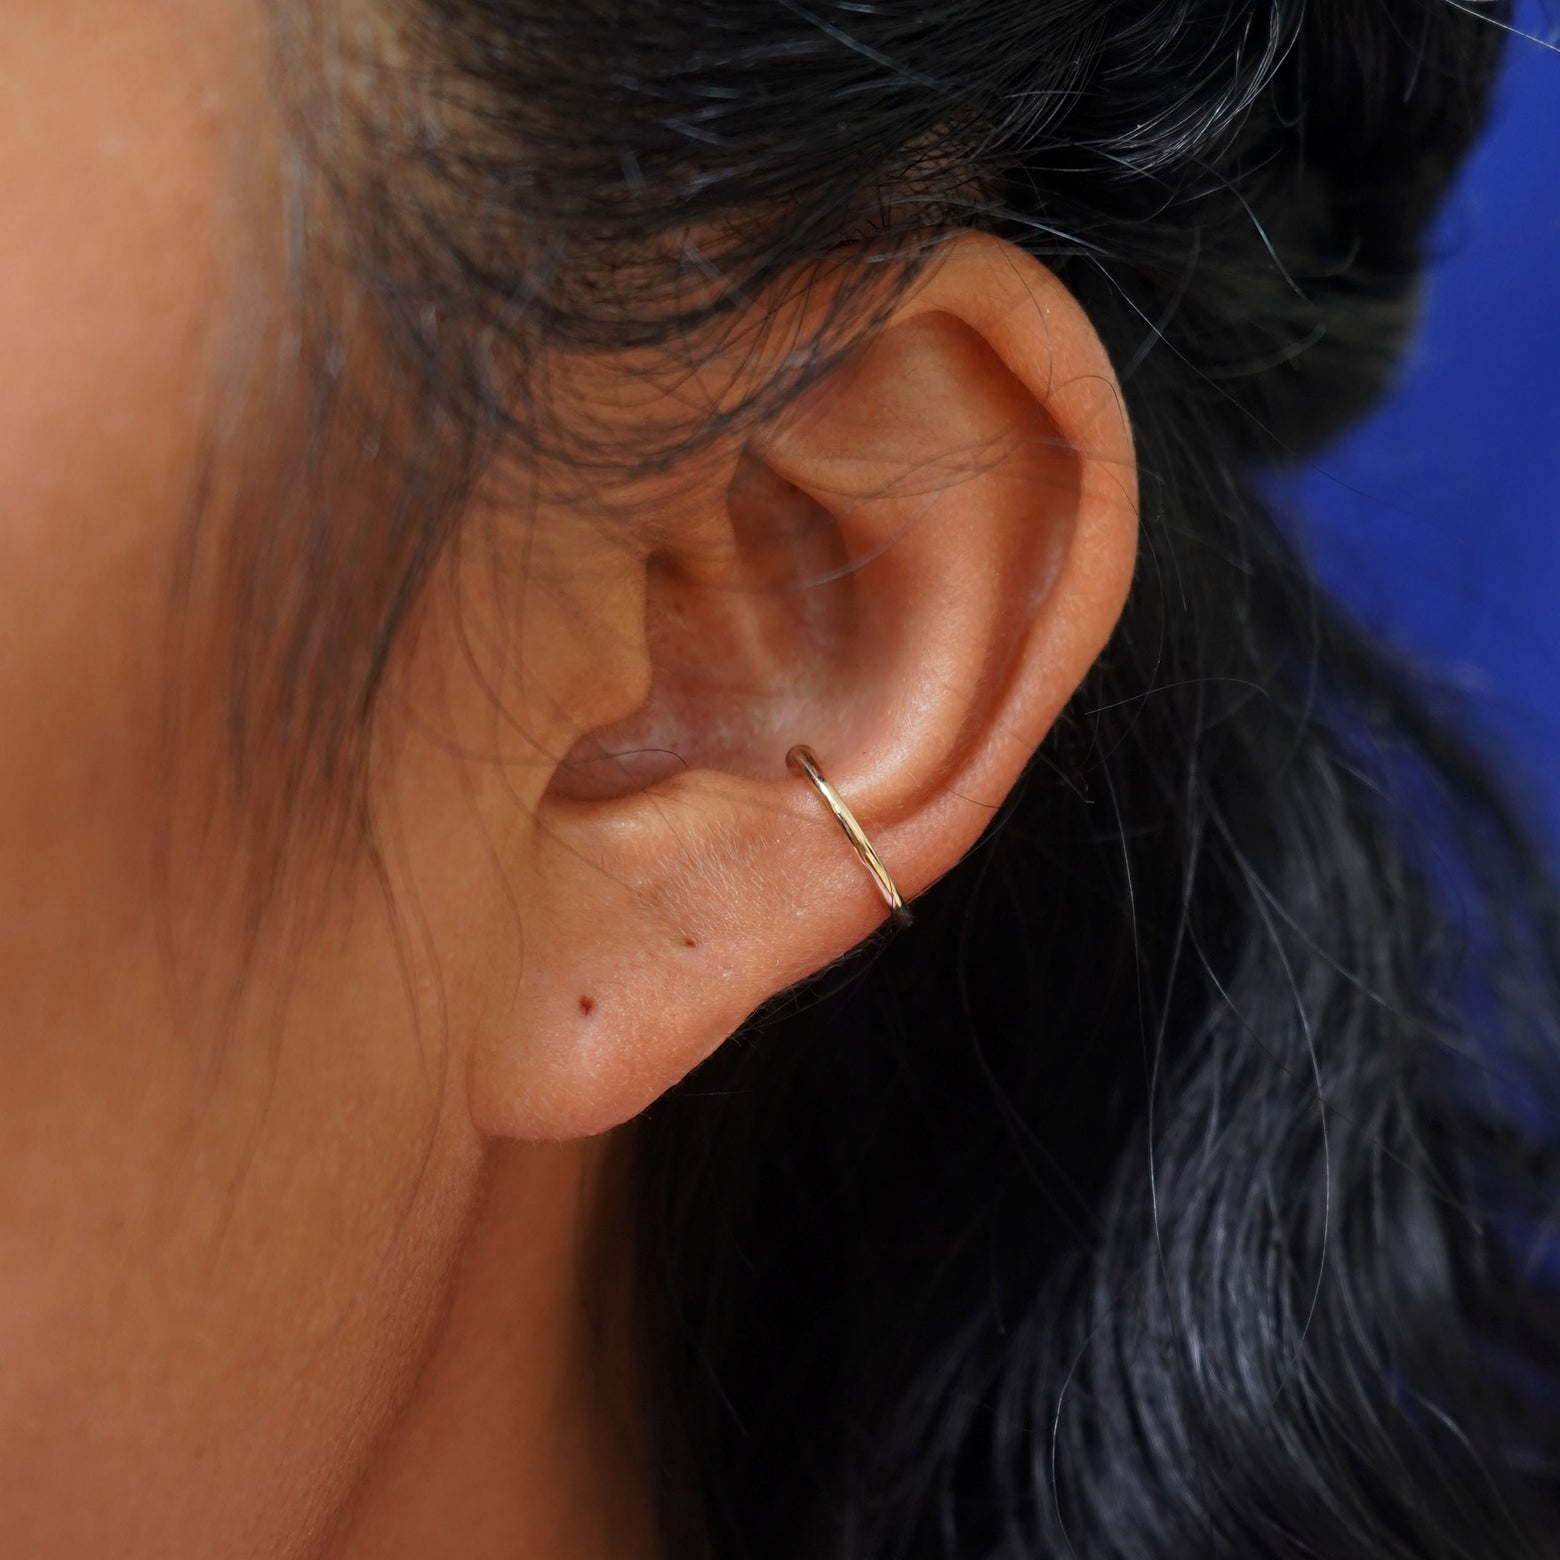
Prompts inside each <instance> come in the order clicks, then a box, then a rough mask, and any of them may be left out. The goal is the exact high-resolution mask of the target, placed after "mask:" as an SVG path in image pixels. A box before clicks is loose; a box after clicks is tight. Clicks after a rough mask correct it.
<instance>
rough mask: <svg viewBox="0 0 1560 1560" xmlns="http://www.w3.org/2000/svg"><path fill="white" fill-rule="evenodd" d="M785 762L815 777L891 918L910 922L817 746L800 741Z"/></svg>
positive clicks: (896, 922) (899, 923)
mask: <svg viewBox="0 0 1560 1560" xmlns="http://www.w3.org/2000/svg"><path fill="white" fill-rule="evenodd" d="M785 762H786V766H787V768H790V769H794V770H795V771H796V772H797V773H798V774H800V775H801V776H802V777H803V778H804V779H806V780H809V781H811V783H812V787H813V789H814V790H815V791H816V792H817V793H818V795H819V796H821V797H822V798H823V800H824V805H825V806H826V807H827V808H828V809H829V811H830V812H831V813H833V814H834V821H835V822H836V823H837V824H839V826H840V830H841V832H842V833H843V834H844V836H845V838H846V839H847V840H849V841H850V844H851V849H852V850H854V851H855V852H856V854H857V855H858V856H860V857H861V864H862V866H864V867H865V868H866V869H867V871H868V872H870V873H871V874H872V881H873V882H874V883H876V884H877V889H878V892H879V893H880V894H881V895H882V896H883V899H884V901H885V903H886V904H887V905H888V915H889V919H890V920H891V921H892V922H893V923H894V925H895V926H908V925H909V924H910V912H909V911H908V910H907V909H906V908H905V902H904V899H903V898H902V897H901V895H900V893H899V890H898V889H897V888H895V887H894V880H893V878H892V877H890V876H889V872H888V868H887V867H885V866H884V865H883V858H882V857H881V856H879V855H878V853H877V852H876V851H875V850H873V848H872V842H871V840H869V839H868V838H867V837H866V835H865V834H863V833H862V830H861V825H860V824H859V823H857V822H856V819H855V815H854V814H853V813H852V812H851V810H850V808H848V807H847V806H846V805H845V803H844V800H843V799H842V798H841V796H840V793H839V792H838V791H836V790H835V789H834V787H833V786H832V785H830V784H829V782H828V781H827V780H825V779H824V777H823V771H822V770H821V769H819V767H818V760H817V757H816V756H815V755H814V753H813V750H812V749H811V748H810V747H803V746H802V745H801V744H800V743H798V744H797V746H796V747H794V748H792V749H791V751H790V752H789V753H787V754H786V755H785Z"/></svg>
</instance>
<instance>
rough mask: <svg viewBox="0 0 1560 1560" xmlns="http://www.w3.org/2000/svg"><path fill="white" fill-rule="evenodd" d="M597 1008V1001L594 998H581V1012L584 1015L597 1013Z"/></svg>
mask: <svg viewBox="0 0 1560 1560" xmlns="http://www.w3.org/2000/svg"><path fill="white" fill-rule="evenodd" d="M595 1007H596V999H595V998H594V997H581V998H580V1012H582V1013H584V1014H586V1015H589V1014H590V1013H592V1012H594V1011H595Z"/></svg>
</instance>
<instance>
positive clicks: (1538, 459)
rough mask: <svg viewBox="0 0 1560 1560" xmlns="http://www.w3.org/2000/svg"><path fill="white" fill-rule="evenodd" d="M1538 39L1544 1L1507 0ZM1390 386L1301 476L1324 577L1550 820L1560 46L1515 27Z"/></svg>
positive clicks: (1559, 498)
mask: <svg viewBox="0 0 1560 1560" xmlns="http://www.w3.org/2000/svg"><path fill="white" fill-rule="evenodd" d="M1517 20H1518V25H1519V26H1520V27H1522V28H1523V29H1525V30H1526V31H1527V32H1529V33H1533V34H1536V35H1539V36H1540V37H1542V38H1545V39H1549V38H1552V37H1554V36H1555V25H1554V23H1555V10H1554V9H1553V8H1549V9H1548V10H1547V11H1545V10H1541V8H1540V5H1539V4H1538V3H1537V0H1523V3H1520V4H1519V6H1518V17H1517ZM1435 254H1436V263H1435V265H1434V267H1433V270H1432V273H1431V277H1430V282H1429V292H1428V297H1427V310H1426V315H1425V320H1424V327H1423V330H1422V332H1421V335H1420V338H1419V340H1418V343H1417V346H1416V348H1415V350H1414V353H1413V355H1412V357H1411V359H1410V361H1409V364H1408V366H1407V370H1406V374H1405V377H1404V379H1403V382H1402V384H1401V386H1400V388H1399V391H1398V393H1397V394H1395V395H1394V397H1393V398H1392V400H1391V401H1390V402H1389V403H1388V404H1387V405H1385V406H1384V407H1382V409H1381V410H1380V411H1379V413H1378V414H1377V415H1375V416H1374V417H1373V418H1372V419H1371V420H1370V421H1369V422H1368V423H1367V424H1365V425H1363V426H1362V427H1361V428H1360V429H1359V430H1358V431H1357V432H1356V433H1355V434H1354V435H1352V436H1351V437H1350V438H1349V439H1348V440H1347V441H1346V442H1345V443H1343V444H1342V445H1341V446H1339V447H1338V448H1336V449H1334V450H1331V451H1329V452H1327V453H1326V454H1324V455H1323V456H1321V457H1319V458H1318V459H1317V460H1316V461H1314V462H1313V463H1312V465H1311V467H1310V468H1309V469H1308V470H1307V471H1306V472H1304V473H1303V474H1302V476H1301V478H1300V481H1299V484H1298V485H1299V493H1298V495H1297V498H1298V502H1299V504H1300V505H1301V506H1302V508H1303V511H1304V515H1305V520H1304V534H1305V537H1306V539H1307V541H1308V543H1309V545H1310V550H1311V553H1312V556H1313V558H1314V559H1315V561H1316V564H1317V568H1318V571H1319V573H1320V574H1321V576H1322V578H1323V580H1324V581H1325V582H1326V583H1328V584H1329V585H1331V586H1332V587H1333V588H1334V589H1335V590H1336V591H1337V592H1338V593H1339V594H1341V595H1342V596H1344V597H1345V598H1346V599H1347V600H1349V601H1351V602H1352V603H1353V604H1354V605H1355V606H1356V607H1357V608H1358V609H1359V610H1360V611H1361V612H1362V613H1363V614H1364V615H1365V617H1366V619H1367V620H1368V621H1369V622H1371V623H1372V624H1374V625H1375V626H1376V627H1377V628H1379V629H1380V630H1381V631H1382V632H1383V633H1384V634H1386V635H1387V636H1388V637H1390V638H1391V639H1393V640H1395V641H1396V642H1397V643H1398V644H1399V645H1401V646H1405V647H1407V648H1409V649H1410V650H1411V651H1412V653H1413V654H1414V655H1415V657H1416V659H1418V660H1419V661H1421V662H1423V663H1425V664H1427V665H1428V666H1429V667H1430V668H1431V669H1432V670H1434V671H1436V672H1438V673H1439V674H1441V675H1442V676H1443V677H1445V678H1448V679H1449V680H1450V681H1452V682H1453V683H1454V684H1455V685H1457V686H1458V687H1460V688H1461V689H1463V690H1465V692H1466V693H1467V694H1468V695H1469V702H1470V704H1471V706H1472V708H1473V710H1474V713H1475V714H1476V716H1477V717H1478V718H1479V720H1480V721H1481V723H1483V724H1484V725H1487V726H1488V727H1489V728H1491V730H1492V731H1493V732H1494V733H1495V735H1496V736H1497V737H1498V738H1502V739H1504V741H1503V743H1502V744H1501V746H1502V747H1503V748H1504V750H1505V752H1506V753H1507V754H1509V756H1510V758H1511V759H1512V760H1514V761H1515V763H1514V764H1513V765H1512V768H1513V770H1514V774H1513V778H1514V779H1515V781H1516V783H1517V787H1518V791H1519V794H1521V793H1523V792H1525V793H1526V794H1527V795H1528V796H1529V797H1530V798H1532V799H1533V800H1534V802H1535V803H1536V807H1537V810H1538V812H1539V813H1540V815H1541V820H1542V821H1544V822H1546V823H1547V825H1548V827H1549V829H1550V830H1551V831H1552V833H1554V834H1556V835H1560V459H1557V456H1560V53H1556V52H1554V51H1553V50H1552V49H1551V48H1548V47H1545V46H1542V45H1541V44H1539V43H1536V42H1525V41H1523V40H1521V39H1513V40H1512V43H1511V47H1510V49H1509V51H1508V59H1507V69H1506V75H1505V78H1504V82H1503V84H1502V87H1501V90H1500V93H1499V97H1498V100H1497V105H1496V110H1495V115H1494V119H1493V121H1492V124H1491V127H1490V131H1489V134H1488V136H1487V137H1486V139H1485V140H1484V142H1483V143H1482V144H1481V146H1480V148H1479V150H1478V152H1477V153H1476V154H1475V157H1474V159H1473V161H1472V162H1471V163H1470V165H1469V167H1468V169H1467V171H1466V174H1465V176H1464V178H1463V179H1462V181H1461V183H1460V185H1459V187H1458V189H1457V190H1456V192H1455V193H1454V195H1453V197H1452V199H1451V201H1450V203H1449V205H1448V207H1447V209H1446V213H1445V216H1444V219H1443V221H1442V223H1441V227H1440V230H1439V232H1438V234H1437V237H1436V243H1435Z"/></svg>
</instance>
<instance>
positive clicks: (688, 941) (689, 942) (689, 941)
mask: <svg viewBox="0 0 1560 1560" xmlns="http://www.w3.org/2000/svg"><path fill="white" fill-rule="evenodd" d="M698 946H699V945H698V943H696V942H695V941H694V940H693V938H691V937H684V938H683V947H684V948H697V947H698Z"/></svg>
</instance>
